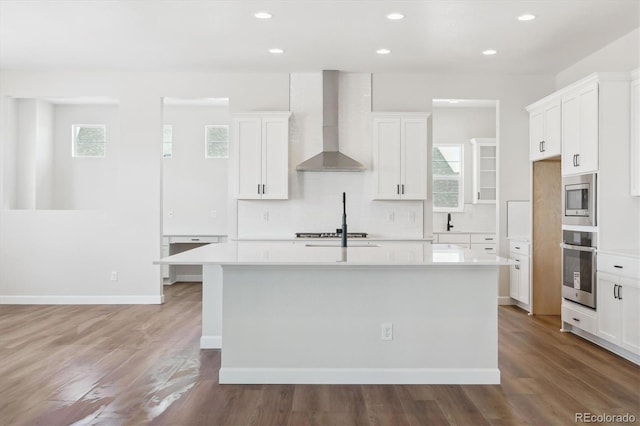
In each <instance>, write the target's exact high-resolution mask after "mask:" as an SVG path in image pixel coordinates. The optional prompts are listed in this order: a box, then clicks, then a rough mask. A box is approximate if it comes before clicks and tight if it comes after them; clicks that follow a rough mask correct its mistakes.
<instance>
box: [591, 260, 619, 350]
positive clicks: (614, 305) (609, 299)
mask: <svg viewBox="0 0 640 426" xmlns="http://www.w3.org/2000/svg"><path fill="white" fill-rule="evenodd" d="M618 284H619V283H618V282H617V279H616V277H615V276H612V275H608V274H604V273H598V278H597V295H598V336H599V337H601V338H603V339H605V340H608V341H610V342H613V343H615V344H619V342H618V340H619V338H620V328H621V327H620V326H621V322H620V308H621V304H620V301H619V300H618V299H617V298H616V295H615V294H614V290H617V287H616V286H617V285H618ZM616 294H617V292H616Z"/></svg>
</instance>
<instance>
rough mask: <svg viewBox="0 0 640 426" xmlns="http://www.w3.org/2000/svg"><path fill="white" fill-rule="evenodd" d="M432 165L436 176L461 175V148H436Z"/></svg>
mask: <svg viewBox="0 0 640 426" xmlns="http://www.w3.org/2000/svg"><path fill="white" fill-rule="evenodd" d="M432 165H433V174H434V175H435V176H451V175H459V174H460V168H461V165H462V161H461V149H460V147H459V146H434V147H433V160H432Z"/></svg>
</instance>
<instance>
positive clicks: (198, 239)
mask: <svg viewBox="0 0 640 426" xmlns="http://www.w3.org/2000/svg"><path fill="white" fill-rule="evenodd" d="M191 241H200V238H192V239H191Z"/></svg>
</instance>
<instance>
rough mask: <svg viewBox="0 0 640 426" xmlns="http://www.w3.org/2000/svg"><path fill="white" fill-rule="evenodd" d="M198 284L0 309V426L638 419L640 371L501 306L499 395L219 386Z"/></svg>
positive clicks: (553, 322) (411, 388) (486, 391)
mask: <svg viewBox="0 0 640 426" xmlns="http://www.w3.org/2000/svg"><path fill="white" fill-rule="evenodd" d="M201 290H202V288H201V285H199V284H193V283H178V284H174V285H173V286H170V287H165V300H166V303H165V304H164V305H140V306H131V305H126V306H124V305H113V306H91V305H79V306H40V305H34V306H25V305H0V425H2V426H4V425H11V426H12V425H47V426H50V425H70V424H77V425H138V424H154V425H292V426H298V425H432V424H433V425H447V424H451V425H454V424H455V425H523V424H532V425H565V424H567V425H568V424H575V421H574V420H575V413H576V412H580V413H582V412H584V413H592V414H594V415H599V414H626V413H630V414H631V415H633V416H635V418H636V422H635V423H636V424H638V422H639V421H640V420H639V419H640V367H638V366H636V365H634V364H632V363H630V362H628V361H626V360H624V359H621V358H619V357H617V356H616V355H613V354H611V353H609V352H607V351H605V350H603V349H601V348H599V347H597V346H595V345H593V344H591V343H589V342H587V341H585V340H583V339H581V338H579V337H577V336H575V335H572V334H565V333H560V332H559V328H560V319H559V317H558V316H534V317H530V316H527V315H526V313H525V312H524V311H522V310H520V309H518V308H515V307H510V306H501V307H500V308H499V322H498V325H499V367H500V370H501V375H502V378H501V384H500V385H491V386H490V385H486V386H485V385H482V386H480V385H475V386H453V385H424V386H420V385H367V386H360V385H317V386H315V385H220V384H219V383H218V368H219V366H220V352H219V351H217V350H200V349H199V338H200V316H201V313H200V312H201V301H200V300H201V296H202V292H201Z"/></svg>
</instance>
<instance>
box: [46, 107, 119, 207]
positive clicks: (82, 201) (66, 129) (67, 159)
mask: <svg viewBox="0 0 640 426" xmlns="http://www.w3.org/2000/svg"><path fill="white" fill-rule="evenodd" d="M54 111H55V119H54V123H55V126H54V139H55V185H54V186H55V192H54V202H53V207H52V208H55V209H60V210H73V209H79V210H81V209H107V208H110V206H112V205H113V203H115V202H116V201H115V200H116V195H115V191H116V186H115V185H116V182H117V179H116V177H117V173H118V172H117V167H118V162H119V156H120V151H121V147H120V122H119V116H118V106H117V105H56V106H55V108H54ZM74 124H104V125H105V126H106V135H107V142H106V147H105V156H104V158H79V157H72V154H71V151H72V147H71V145H72V132H71V127H72V125H74Z"/></svg>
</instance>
